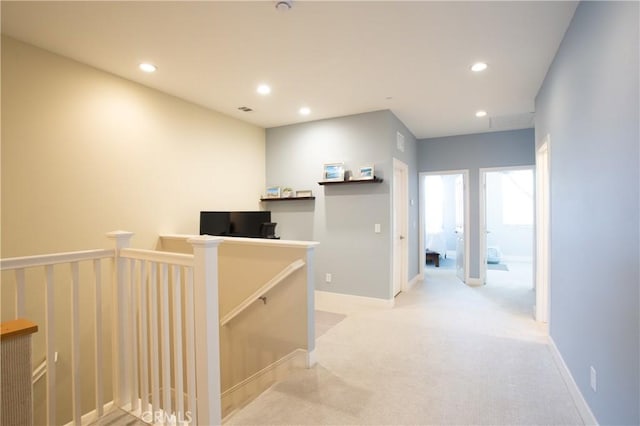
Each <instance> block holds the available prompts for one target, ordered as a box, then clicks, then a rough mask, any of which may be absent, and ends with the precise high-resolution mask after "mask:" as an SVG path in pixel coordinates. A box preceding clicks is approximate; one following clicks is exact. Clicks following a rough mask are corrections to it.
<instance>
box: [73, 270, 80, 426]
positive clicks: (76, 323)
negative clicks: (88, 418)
mask: <svg viewBox="0 0 640 426" xmlns="http://www.w3.org/2000/svg"><path fill="white" fill-rule="evenodd" d="M81 392H82V391H81V389H80V267H79V265H78V262H71V402H72V407H73V423H74V424H76V425H80V424H81V423H82V406H81V404H80V397H81Z"/></svg>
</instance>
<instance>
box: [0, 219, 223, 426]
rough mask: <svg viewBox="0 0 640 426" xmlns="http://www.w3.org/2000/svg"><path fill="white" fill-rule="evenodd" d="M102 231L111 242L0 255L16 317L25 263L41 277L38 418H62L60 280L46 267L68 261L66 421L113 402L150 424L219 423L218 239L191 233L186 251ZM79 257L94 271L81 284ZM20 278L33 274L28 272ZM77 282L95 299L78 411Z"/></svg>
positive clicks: (21, 307) (21, 309) (50, 421)
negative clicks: (108, 275)
mask: <svg viewBox="0 0 640 426" xmlns="http://www.w3.org/2000/svg"><path fill="white" fill-rule="evenodd" d="M107 235H108V237H109V238H110V239H111V240H113V243H114V245H115V249H111V250H87V251H80V252H69V253H57V254H49V255H41V256H29V257H20V258H12V259H4V260H0V270H1V271H14V277H15V285H16V290H15V318H18V317H21V316H24V314H25V297H26V295H27V294H33V293H34V291H33V290H34V288H33V287H32V283H31V282H29V283H28V284H27V279H26V278H25V275H27V274H26V271H27V270H31V269H38V270H40V273H41V274H42V276H43V278H44V281H45V285H44V293H45V305H44V306H45V323H44V331H45V340H46V342H45V348H46V349H45V351H46V360H45V362H46V373H47V374H46V420H45V422H46V424H47V425H56V424H60V423H62V422H61V420H60V419H59V418H58V417H57V416H56V409H55V407H56V396H57V394H58V389H57V388H56V374H55V372H56V371H55V358H56V357H55V354H56V351H57V349H56V348H57V347H58V345H59V342H56V340H55V336H56V324H55V316H56V310H55V304H54V290H55V286H56V283H57V282H58V281H60V280H63V279H64V277H60V276H56V275H55V272H56V271H58V270H59V269H60V268H68V275H69V276H70V279H71V291H70V300H71V312H70V316H71V336H72V337H71V351H70V353H71V375H72V377H71V384H72V392H71V395H70V397H71V400H72V418H73V420H72V423H70V424H75V425H81V424H87V423H89V422H91V421H93V420H95V419H96V418H99V417H101V416H102V415H103V413H104V411H105V410H106V408H105V407H107V408H108V407H109V406H110V405H112V404H115V405H116V406H118V407H121V408H125V409H129V410H130V411H132V412H134V413H135V414H137V415H138V416H140V417H141V418H142V419H143V420H145V421H147V422H149V423H178V424H179V423H187V422H190V423H191V424H195V425H197V424H201V425H205V424H206V425H215V424H220V423H221V405H220V342H219V322H218V321H219V320H218V309H219V308H218V269H217V268H218V251H217V250H218V245H219V244H220V242H221V241H222V239H221V238H216V237H208V236H201V237H193V238H190V239H189V243H190V244H192V246H193V253H194V254H193V255H185V254H176V253H167V252H159V251H151V250H136V249H131V248H129V245H130V241H131V238H132V236H133V234H132V233H129V232H122V231H116V232H112V233H109V234H107ZM104 259H111V260H112V263H113V282H112V286H113V303H112V305H113V315H112V320H113V324H112V330H111V332H112V339H113V342H112V348H113V352H114V353H113V359H112V366H111V370H112V372H113V401H111V402H108V403H105V401H104V400H105V399H106V398H105V395H104V378H103V376H102V374H103V373H102V372H103V371H104V370H105V367H108V366H105V365H104V361H103V357H102V356H103V352H104V347H103V343H102V341H103V328H104V327H103V325H104V324H103V321H102V306H103V301H102V286H103V282H102V270H101V266H102V261H103V260H104ZM83 262H91V263H92V265H91V266H92V267H93V274H92V277H91V279H89V280H86V279H83V280H82V282H81V274H80V269H79V268H80V264H81V263H83ZM54 267H55V268H54ZM28 277H29V278H31V277H32V272H31V271H29V274H28ZM82 277H84V275H82ZM29 281H31V280H29ZM3 284H4V282H3ZM83 285H90V286H92V287H93V290H94V305H95V306H94V308H95V309H94V312H95V313H94V324H95V326H94V328H95V333H94V334H95V335H94V342H93V344H94V351H95V361H94V362H95V378H94V380H93V382H94V383H93V384H94V386H95V408H94V407H84V409H83V407H82V404H81V395H82V389H81V380H80V379H81V377H80V368H79V365H80V356H81V346H82V345H81V342H80V321H82V320H85V321H86V319H84V318H81V317H80V311H79V306H80V291H79V289H80V287H81V286H83ZM27 286H29V287H28V288H29V291H28V292H27V291H26V289H27ZM158 299H159V300H158ZM40 326H41V327H42V324H41V325H40ZM183 343H184V344H183ZM183 365H184V366H185V367H183ZM172 373H173V374H172ZM183 395H184V396H183ZM58 397H61V398H68V397H69V396H67V395H59V396H58ZM149 397H150V400H149ZM185 399H186V402H185ZM83 413H86V414H84V415H83Z"/></svg>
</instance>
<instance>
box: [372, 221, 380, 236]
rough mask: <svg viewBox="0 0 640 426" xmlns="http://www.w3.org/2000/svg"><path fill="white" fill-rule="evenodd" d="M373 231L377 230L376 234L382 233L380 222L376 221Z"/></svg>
mask: <svg viewBox="0 0 640 426" xmlns="http://www.w3.org/2000/svg"><path fill="white" fill-rule="evenodd" d="M373 232H375V233H376V234H379V233H380V224H379V223H376V224H375V225H373Z"/></svg>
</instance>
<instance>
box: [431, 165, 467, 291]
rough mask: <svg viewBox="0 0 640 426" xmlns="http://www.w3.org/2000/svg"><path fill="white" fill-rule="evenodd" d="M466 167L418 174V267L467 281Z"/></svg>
mask: <svg viewBox="0 0 640 426" xmlns="http://www.w3.org/2000/svg"><path fill="white" fill-rule="evenodd" d="M468 177H469V173H468V171H467V170H452V171H443V172H432V173H421V174H420V199H421V203H420V253H421V259H422V261H421V262H420V265H421V266H420V268H421V273H422V275H423V276H425V274H427V275H428V273H429V272H430V271H432V272H435V271H438V272H439V273H447V272H449V273H451V274H452V275H453V274H455V275H456V276H457V277H458V279H459V280H460V281H462V282H464V283H467V282H468V280H469V271H468V259H469V241H468V238H465V236H466V235H468V223H469V191H468V184H467V182H468Z"/></svg>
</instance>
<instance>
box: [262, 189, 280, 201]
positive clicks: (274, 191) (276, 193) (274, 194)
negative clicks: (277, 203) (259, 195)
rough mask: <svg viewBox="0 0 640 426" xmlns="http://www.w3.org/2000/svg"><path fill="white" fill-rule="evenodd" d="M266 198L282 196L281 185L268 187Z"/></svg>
mask: <svg viewBox="0 0 640 426" xmlns="http://www.w3.org/2000/svg"><path fill="white" fill-rule="evenodd" d="M264 198H280V187H279V186H269V187H267V191H266V194H265V196H264Z"/></svg>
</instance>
